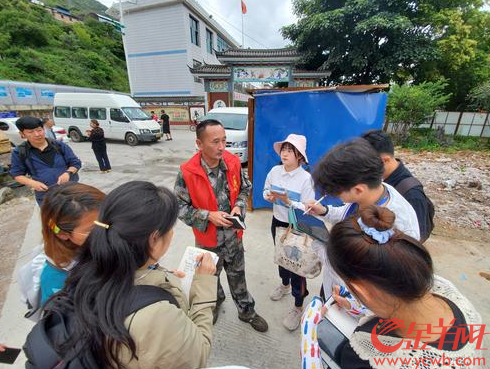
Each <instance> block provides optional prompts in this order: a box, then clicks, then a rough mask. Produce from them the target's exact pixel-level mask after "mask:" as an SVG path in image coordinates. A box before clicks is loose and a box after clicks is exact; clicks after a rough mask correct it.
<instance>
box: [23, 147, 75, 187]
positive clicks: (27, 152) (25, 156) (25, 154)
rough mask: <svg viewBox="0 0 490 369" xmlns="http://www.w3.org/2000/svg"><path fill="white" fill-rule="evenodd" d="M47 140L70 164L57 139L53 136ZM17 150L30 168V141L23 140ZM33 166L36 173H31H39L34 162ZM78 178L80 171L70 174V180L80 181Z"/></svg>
mask: <svg viewBox="0 0 490 369" xmlns="http://www.w3.org/2000/svg"><path fill="white" fill-rule="evenodd" d="M46 141H48V142H49V143H50V144H51V145H52V146H53V148H54V150H55V151H56V153H57V154H60V155H61V156H62V157H63V160H64V161H65V164H66V165H67V166H68V163H67V162H66V158H65V153H64V151H63V150H62V149H61V147H60V145H59V144H58V142H57V141H56V140H52V139H51V138H46ZM17 150H18V153H19V159H20V161H21V162H22V164H24V166H25V167H26V168H27V169H28V170H29V167H28V166H27V165H26V161H27V160H28V159H29V156H30V151H31V150H30V148H29V146H28V142H27V141H24V142H22V143H21V144H20V145H19V146H17ZM29 160H30V159H29ZM31 167H32V170H33V172H34V173H29V174H31V175H36V174H37V171H36V167H35V166H34V165H32V162H31ZM78 178H79V177H78V173H75V174H71V175H70V181H73V182H78Z"/></svg>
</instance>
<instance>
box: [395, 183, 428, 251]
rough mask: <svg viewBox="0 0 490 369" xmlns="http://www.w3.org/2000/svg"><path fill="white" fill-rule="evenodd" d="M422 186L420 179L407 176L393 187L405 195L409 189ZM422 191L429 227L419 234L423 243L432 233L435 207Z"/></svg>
mask: <svg viewBox="0 0 490 369" xmlns="http://www.w3.org/2000/svg"><path fill="white" fill-rule="evenodd" d="M418 186H420V187H422V188H423V187H424V186H423V185H422V183H420V181H419V180H418V179H417V178H415V177H407V178H405V179H402V180H401V181H400V182H399V183H398V184H397V185H396V186H395V189H396V190H397V191H398V192H399V193H400V195H402V196H405V194H406V193H407V192H408V191H409V190H411V189H412V188H414V187H418ZM422 192H423V193H424V196H425V198H426V199H427V206H428V208H429V227H428V230H427V231H428V233H427V234H426V235H422V234H421V235H420V238H421V239H420V241H421V242H422V243H423V242H425V241H426V240H427V239H428V238H429V236H430V234H431V233H432V231H433V230H434V215H435V213H436V209H435V207H434V203H433V202H432V201H431V200H430V199H429V197H427V195H426V193H425V192H424V191H422Z"/></svg>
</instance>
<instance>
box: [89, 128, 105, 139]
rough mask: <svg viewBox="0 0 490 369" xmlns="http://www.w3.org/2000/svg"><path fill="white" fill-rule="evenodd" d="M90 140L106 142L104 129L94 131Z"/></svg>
mask: <svg viewBox="0 0 490 369" xmlns="http://www.w3.org/2000/svg"><path fill="white" fill-rule="evenodd" d="M90 138H91V141H102V140H104V131H103V130H102V129H96V130H92V133H91V134H90Z"/></svg>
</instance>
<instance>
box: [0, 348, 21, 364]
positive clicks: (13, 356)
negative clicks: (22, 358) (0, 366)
mask: <svg viewBox="0 0 490 369" xmlns="http://www.w3.org/2000/svg"><path fill="white" fill-rule="evenodd" d="M19 354H20V349H18V348H11V347H5V351H2V352H0V363H4V364H13V363H15V360H17V356H19Z"/></svg>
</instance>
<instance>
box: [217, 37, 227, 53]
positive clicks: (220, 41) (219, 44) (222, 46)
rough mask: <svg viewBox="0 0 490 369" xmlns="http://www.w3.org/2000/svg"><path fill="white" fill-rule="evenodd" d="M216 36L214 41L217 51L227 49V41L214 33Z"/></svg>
mask: <svg viewBox="0 0 490 369" xmlns="http://www.w3.org/2000/svg"><path fill="white" fill-rule="evenodd" d="M216 38H217V40H218V42H217V43H216V46H217V47H216V49H217V50H218V51H225V50H228V49H229V48H230V45H228V43H227V42H226V41H225V40H223V39H222V38H221V37H220V36H219V35H216Z"/></svg>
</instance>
